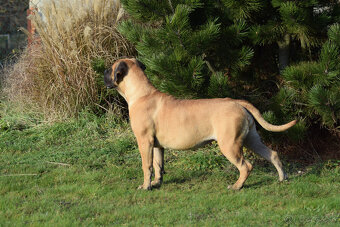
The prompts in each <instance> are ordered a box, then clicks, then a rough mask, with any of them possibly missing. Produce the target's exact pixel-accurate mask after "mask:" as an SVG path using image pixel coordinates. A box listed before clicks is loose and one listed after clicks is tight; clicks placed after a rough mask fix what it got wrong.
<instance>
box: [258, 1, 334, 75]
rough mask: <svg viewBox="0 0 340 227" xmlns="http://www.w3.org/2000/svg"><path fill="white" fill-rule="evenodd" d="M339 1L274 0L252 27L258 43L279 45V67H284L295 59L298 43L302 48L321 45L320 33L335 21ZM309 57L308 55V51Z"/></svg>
mask: <svg viewBox="0 0 340 227" xmlns="http://www.w3.org/2000/svg"><path fill="white" fill-rule="evenodd" d="M335 4H336V2H335V1H322V0H321V1H317V0H307V1H291V0H290V1H287V0H272V1H270V3H267V4H263V10H262V11H263V12H266V13H265V14H263V16H261V17H260V18H258V20H257V21H256V23H255V24H254V25H253V26H252V32H251V34H252V39H253V42H254V43H255V44H260V45H271V44H274V46H275V47H276V48H278V57H279V59H278V60H279V69H280V70H283V69H284V68H285V67H287V66H288V64H289V59H290V58H291V56H290V55H291V54H290V49H291V48H292V44H293V43H294V42H295V43H296V45H295V46H299V47H300V48H301V49H302V50H310V48H311V47H314V46H317V45H319V44H320V35H321V34H323V33H325V28H326V27H327V25H328V24H330V23H332V21H333V19H334V17H332V14H333V13H334V12H335V11H336V10H338V6H337V5H335ZM306 56H308V55H307V54H306Z"/></svg>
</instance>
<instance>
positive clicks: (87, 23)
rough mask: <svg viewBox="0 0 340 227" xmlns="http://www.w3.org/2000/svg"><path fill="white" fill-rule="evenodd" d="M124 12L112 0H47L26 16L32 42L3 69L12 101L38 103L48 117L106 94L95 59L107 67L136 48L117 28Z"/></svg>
mask: <svg viewBox="0 0 340 227" xmlns="http://www.w3.org/2000/svg"><path fill="white" fill-rule="evenodd" d="M124 18H125V14H124V11H123V9H122V8H121V5H120V2H119V1H115V0H86V1H83V0H72V1H68V0H58V1H57V0H51V1H46V3H45V4H44V5H43V6H42V8H41V9H40V13H38V12H35V14H34V15H31V16H30V19H31V20H32V22H33V24H34V26H35V27H36V31H37V34H38V35H36V36H37V37H35V38H34V40H35V42H34V43H33V44H32V45H30V46H29V47H27V49H26V50H25V51H24V52H23V54H22V56H21V57H20V58H19V60H18V62H17V64H16V65H14V66H13V69H12V71H11V72H10V73H9V74H8V75H7V77H6V81H5V87H6V89H5V91H6V94H7V96H8V98H9V100H10V101H12V102H16V103H20V104H21V105H26V104H27V103H29V104H30V106H32V104H33V106H36V107H37V108H38V109H39V111H41V112H43V113H44V114H45V116H46V117H48V118H55V117H57V118H64V117H72V116H75V115H77V113H78V112H79V111H80V110H82V109H84V108H85V107H95V106H98V105H100V102H102V101H103V99H105V97H103V96H105V95H106V91H104V90H103V89H104V86H103V84H101V83H102V75H100V73H98V71H97V72H96V71H95V70H94V67H93V62H95V61H98V59H99V60H100V61H102V62H103V64H104V67H108V66H109V65H110V64H112V63H113V62H114V61H115V60H117V59H118V58H120V57H121V56H131V55H133V54H134V48H133V47H132V46H131V45H130V44H129V43H128V42H127V41H126V40H125V39H124V37H122V35H121V34H120V33H119V32H118V31H117V29H116V26H117V24H118V23H119V22H120V21H121V20H123V19H124Z"/></svg>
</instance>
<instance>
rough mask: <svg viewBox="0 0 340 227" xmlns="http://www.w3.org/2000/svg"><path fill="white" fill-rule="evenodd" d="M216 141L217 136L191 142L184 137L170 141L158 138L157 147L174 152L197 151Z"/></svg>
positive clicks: (195, 139)
mask: <svg viewBox="0 0 340 227" xmlns="http://www.w3.org/2000/svg"><path fill="white" fill-rule="evenodd" d="M215 140H216V138H215V136H209V137H205V138H203V139H197V138H192V139H191V140H188V139H183V137H182V138H173V139H172V140H168V139H164V138H161V139H160V140H159V139H158V138H156V140H155V146H156V147H164V148H170V149H174V150H188V149H197V148H199V147H202V146H205V145H206V144H209V143H211V142H212V141H215Z"/></svg>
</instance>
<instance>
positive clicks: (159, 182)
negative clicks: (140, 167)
mask: <svg viewBox="0 0 340 227" xmlns="http://www.w3.org/2000/svg"><path fill="white" fill-rule="evenodd" d="M161 184H162V181H155V180H154V181H151V186H152V187H153V188H159V187H160V186H161Z"/></svg>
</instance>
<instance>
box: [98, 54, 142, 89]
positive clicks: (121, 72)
mask: <svg viewBox="0 0 340 227" xmlns="http://www.w3.org/2000/svg"><path fill="white" fill-rule="evenodd" d="M144 70H145V65H144V64H143V63H142V62H140V61H138V60H137V59H135V58H130V59H120V60H118V61H116V62H115V63H114V64H113V65H112V67H111V68H109V69H107V70H105V72H104V83H105V85H106V87H107V88H118V87H119V86H121V84H122V83H123V81H124V78H125V77H127V76H128V75H129V74H136V73H138V72H140V71H144Z"/></svg>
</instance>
